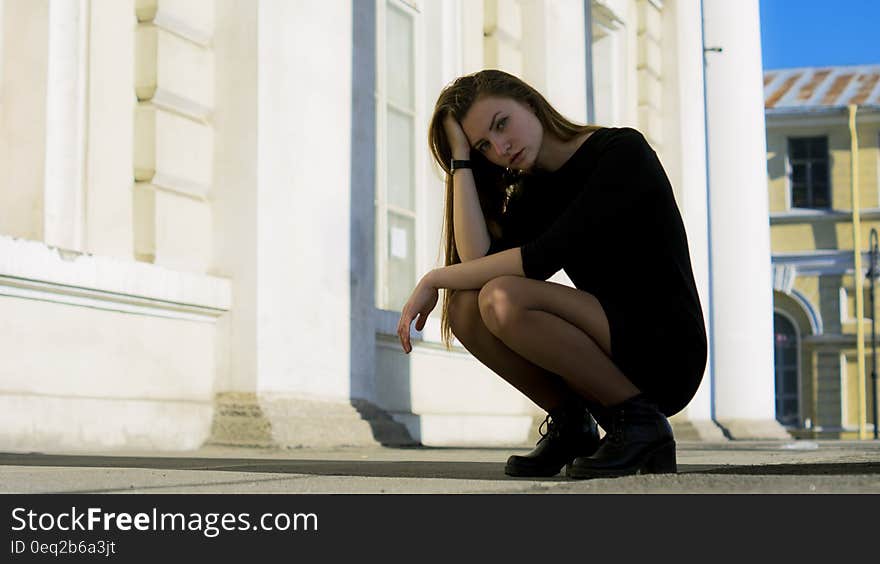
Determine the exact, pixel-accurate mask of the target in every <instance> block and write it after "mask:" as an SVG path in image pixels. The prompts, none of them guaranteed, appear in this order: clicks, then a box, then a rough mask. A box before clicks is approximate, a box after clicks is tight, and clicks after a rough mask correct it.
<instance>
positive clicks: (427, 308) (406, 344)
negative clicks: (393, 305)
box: [397, 276, 439, 354]
mask: <svg viewBox="0 0 880 564" xmlns="http://www.w3.org/2000/svg"><path fill="white" fill-rule="evenodd" d="M438 297H439V292H438V291H437V288H435V287H434V286H433V285H432V284H431V283H430V281H429V280H428V276H424V277H423V278H422V279H421V280H420V281H419V283H418V284H416V288H415V290H413V293H412V295H411V296H410V297H409V300H407V302H406V305H404V306H403V310H402V311H401V312H400V321H398V322H397V336H398V337H399V338H400V346H402V347H403V352H405V353H407V354H409V353H410V351H412V344H411V343H410V339H409V327H410V324H412V322H413V319H415V318H416V316H418V317H419V320H418V321H416V331H421V330H422V329H424V328H425V322H426V321H427V320H428V314H430V313H431V311H433V309H434V306H436V305H437V299H438Z"/></svg>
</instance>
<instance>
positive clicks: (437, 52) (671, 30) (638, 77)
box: [0, 0, 782, 450]
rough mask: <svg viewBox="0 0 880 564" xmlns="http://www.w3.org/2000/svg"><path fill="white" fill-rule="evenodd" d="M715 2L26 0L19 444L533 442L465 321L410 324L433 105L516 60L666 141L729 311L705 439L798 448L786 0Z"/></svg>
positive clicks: (13, 318) (2, 292) (5, 248)
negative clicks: (789, 370)
mask: <svg viewBox="0 0 880 564" xmlns="http://www.w3.org/2000/svg"><path fill="white" fill-rule="evenodd" d="M703 4H704V5H703V6H701V2H700V1H699V0H675V1H673V0H665V1H662V0H605V1H601V2H600V1H596V0H593V1H591V2H590V1H589V0H588V1H587V2H585V1H584V0H555V1H552V2H550V1H547V2H542V1H540V0H443V1H440V0H411V1H410V0H353V1H351V2H349V1H343V0H334V1H326V2H307V1H305V0H303V1H292V0H290V1H288V0H260V1H253V2H250V1H249V2H241V1H236V0H0V170H2V173H3V174H2V176H0V358H2V359H3V361H2V363H0V449H2V450H60V449H65V450H70V449H80V448H107V449H170V450H175V449H191V448H195V447H198V446H199V445H201V444H204V443H206V442H211V441H213V442H219V443H227V444H262V445H275V446H288V447H290V446H299V445H330V444H363V443H371V442H374V441H377V440H379V441H383V442H387V443H400V442H410V443H413V442H421V443H423V444H426V445H472V444H480V445H490V444H522V443H523V442H524V441H526V440H527V437H528V435H529V433H530V432H531V431H532V430H533V427H534V426H533V417H534V416H535V415H537V414H538V412H537V408H536V407H535V406H534V405H532V404H531V402H530V401H528V400H527V399H525V398H524V397H522V396H521V395H520V394H519V393H518V392H516V391H515V390H514V389H513V388H511V387H510V386H508V385H507V384H506V383H504V382H503V381H502V380H501V379H500V378H499V377H497V376H495V375H494V374H492V373H490V372H489V371H488V369H486V368H484V367H482V366H481V365H480V364H479V363H478V362H477V361H476V360H474V359H473V358H472V357H470V356H469V355H468V354H467V353H466V351H464V349H462V348H460V347H458V348H455V349H454V350H453V351H452V352H447V351H446V350H445V349H444V348H443V346H442V345H441V344H440V343H439V312H435V313H436V314H437V318H436V319H433V320H432V321H433V322H432V323H429V326H428V327H427V328H426V330H425V332H424V335H423V336H422V340H421V341H419V342H418V344H417V345H416V347H415V350H414V351H413V353H412V354H411V355H409V356H407V355H404V354H403V353H402V351H401V350H400V347H399V345H398V344H397V342H396V337H395V335H394V329H395V326H396V323H397V318H398V314H397V312H396V311H395V310H396V309H397V308H398V307H399V306H400V304H401V303H402V300H404V299H405V298H406V296H407V295H408V294H409V291H410V290H411V288H412V285H413V284H414V282H415V281H416V280H417V279H418V276H420V275H421V274H422V273H424V272H426V271H427V270H429V269H430V268H432V267H433V266H435V265H437V264H439V261H440V260H441V256H442V255H441V253H440V223H441V219H442V210H443V179H442V178H441V174H440V171H439V170H438V169H437V168H436V167H435V166H434V165H433V164H432V163H431V162H430V158H429V153H428V150H427V141H426V138H427V135H426V134H427V131H426V124H427V121H428V118H429V117H430V111H431V109H432V107H433V104H434V101H435V100H436V97H437V94H438V93H439V91H440V89H441V88H442V87H443V86H444V85H446V84H447V83H449V82H450V81H451V80H453V79H454V78H455V77H457V76H459V75H461V74H464V73H469V72H473V71H476V70H479V69H481V68H487V67H497V68H502V69H505V70H508V71H510V72H513V73H515V74H518V75H520V76H522V77H523V78H524V79H525V80H526V81H528V82H530V83H531V84H533V85H534V86H535V87H537V88H538V89H539V90H540V91H542V92H543V93H544V94H545V96H546V97H547V98H548V99H549V100H550V102H551V103H553V104H554V105H555V106H556V107H557V108H559V109H560V110H561V111H563V113H565V114H567V115H568V116H569V117H570V118H572V119H574V120H576V121H581V122H585V121H588V120H589V121H590V122H593V123H599V124H602V125H615V126H624V125H626V126H633V127H637V128H639V129H640V130H642V131H643V132H644V133H645V135H646V136H647V137H648V139H649V140H650V141H651V142H652V144H653V145H654V147H655V148H656V149H657V151H658V153H659V154H660V156H661V158H662V160H663V163H664V165H665V167H666V169H667V171H668V172H669V175H670V178H671V180H672V183H673V185H674V186H675V189H676V197H677V198H678V202H679V206H680V208H681V210H682V214H683V217H684V219H685V223H686V226H687V229H688V234H689V240H690V245H691V252H692V258H693V263H694V267H695V274H696V278H697V281H698V285H699V287H700V291H701V297H702V300H703V305H704V308H705V312H706V319H707V320H708V321H709V322H708V325H709V327H708V328H709V331H710V341H711V352H710V362H709V369H708V370H707V374H706V377H705V379H704V383H703V386H702V388H701V390H700V392H699V393H698V395H697V397H696V398H694V400H693V402H692V403H691V405H690V406H689V407H688V408H687V409H686V410H685V411H684V412H683V413H682V414H680V415H678V416H676V418H675V419H674V422H675V424H676V427H677V429H678V435H679V437H704V438H720V437H721V436H722V434H721V431H720V430H719V425H721V426H723V428H724V429H726V431H727V432H728V434H729V435H731V436H733V437H770V436H782V435H780V433H782V431H781V428H780V427H779V426H778V425H776V424H775V421H774V412H773V398H774V395H773V382H774V380H773V362H772V343H771V338H772V311H773V308H772V297H771V283H770V282H771V277H770V260H769V257H770V250H769V227H768V224H767V217H768V213H767V192H766V182H767V179H766V165H765V138H764V116H763V98H762V78H761V76H762V75H761V66H760V44H759V29H758V2H757V0H746V1H742V2H736V3H732V2H727V1H725V0H705V2H704V3H703ZM585 5H589V6H590V13H589V14H585V10H584V6H585ZM701 9H702V10H704V12H705V27H704V25H703V15H702V13H701ZM587 21H591V22H592V24H591V25H590V26H587V25H586V24H585V22H587ZM587 29H589V30H590V33H586V31H587ZM704 34H705V45H706V46H708V47H721V48H723V51H722V52H715V51H709V52H708V53H707V56H706V60H707V62H708V66H707V74H706V76H707V78H708V83H707V88H706V92H705V102H706V103H705V104H704V64H703V63H704V61H703V53H704V37H703V36H704ZM588 45H589V47H590V48H589V49H587V46H588ZM590 52H591V53H592V56H591V57H590ZM590 106H592V108H593V110H592V111H593V112H594V115H590V116H588V107H590ZM704 108H707V110H708V116H709V120H708V144H707V142H706V140H707V134H706V131H707V128H706V120H705V119H704V116H705V115H706V111H704ZM707 147H708V154H707V151H706V148H707ZM707 180H708V183H707ZM707 186H708V189H707ZM710 257H711V259H710ZM633 260H638V256H637V253H634V256H633ZM649 287H650V273H646V288H649Z"/></svg>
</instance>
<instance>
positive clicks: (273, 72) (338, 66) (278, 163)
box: [256, 0, 352, 400]
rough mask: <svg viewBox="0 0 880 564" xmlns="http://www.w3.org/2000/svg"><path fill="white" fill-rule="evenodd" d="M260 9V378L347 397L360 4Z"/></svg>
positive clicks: (265, 386) (269, 387) (263, 385)
mask: <svg viewBox="0 0 880 564" xmlns="http://www.w3.org/2000/svg"><path fill="white" fill-rule="evenodd" d="M257 17H258V30H259V36H258V47H257V79H258V81H259V82H258V91H257V124H258V131H257V148H258V149H257V186H256V190H257V224H256V227H257V241H256V243H257V248H256V253H257V319H258V334H257V358H258V369H259V376H258V378H259V381H258V383H257V387H258V390H261V391H263V390H265V391H271V392H274V393H291V394H298V395H302V396H311V397H316V398H327V399H330V398H337V399H346V400H347V399H348V397H349V389H350V373H349V358H350V355H349V352H350V349H349V346H350V335H349V325H350V322H351V320H350V315H351V311H350V303H349V297H350V287H349V279H350V270H349V264H350V247H349V233H350V231H349V230H350V214H351V211H350V209H349V205H350V189H351V181H350V157H351V147H350V139H351V49H352V35H351V29H352V28H351V21H352V8H351V5H350V4H349V3H335V2H332V3H294V2H287V1H286V0H272V1H264V2H261V3H260V5H259V11H258V16H257ZM291 22H297V32H296V33H291V32H290V23H291ZM317 45H320V46H321V47H320V49H316V48H315V46H317Z"/></svg>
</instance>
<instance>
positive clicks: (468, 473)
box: [0, 453, 880, 480]
mask: <svg viewBox="0 0 880 564" xmlns="http://www.w3.org/2000/svg"><path fill="white" fill-rule="evenodd" d="M0 466H31V467H71V468H140V469H151V470H190V471H199V470H204V471H212V472H259V473H267V474H307V475H313V476H357V477H368V478H446V479H459V480H499V479H509V480H516V479H526V480H533V478H511V477H508V476H505V475H504V462H503V460H502V461H499V462H461V461H411V460H407V461H378V460H307V459H294V458H291V459H255V458H197V457H190V458H187V457H138V456H94V455H88V456H83V455H54V454H40V453H0ZM678 472H679V474H716V475H749V476H812V475H873V474H880V462H840V463H803V464H759V465H706V464H679V465H678ZM541 480H548V478H541ZM549 480H566V478H565V477H564V476H562V475H560V476H557V477H555V478H549Z"/></svg>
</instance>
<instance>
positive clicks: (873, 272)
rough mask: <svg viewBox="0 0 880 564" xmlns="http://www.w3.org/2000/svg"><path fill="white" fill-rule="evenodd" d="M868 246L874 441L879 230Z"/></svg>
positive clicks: (876, 428) (872, 232)
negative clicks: (875, 287) (876, 286)
mask: <svg viewBox="0 0 880 564" xmlns="http://www.w3.org/2000/svg"><path fill="white" fill-rule="evenodd" d="M868 240H869V243H868V245H869V246H870V248H871V268H869V269H868V276H870V277H871V286H870V293H869V294H868V296H869V297H870V299H871V397H872V398H874V401H873V402H872V403H873V410H872V415H873V419H874V439H875V440H876V439H877V430H878V427H880V425H878V424H877V314H876V311H877V310H876V309H875V307H874V286H875V285H876V283H877V278H880V270H878V267H880V265H878V256H877V255H878V253H880V250H878V242H877V230H876V229H874V228H871V235H870V237H869V239H868Z"/></svg>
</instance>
